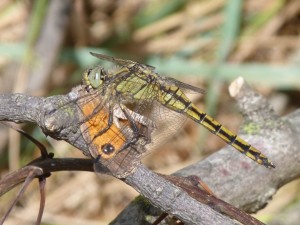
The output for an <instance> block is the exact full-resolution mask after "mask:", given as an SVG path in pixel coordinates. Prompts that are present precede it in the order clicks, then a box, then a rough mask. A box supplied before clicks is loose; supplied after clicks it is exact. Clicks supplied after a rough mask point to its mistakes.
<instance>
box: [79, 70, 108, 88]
mask: <svg viewBox="0 0 300 225" xmlns="http://www.w3.org/2000/svg"><path fill="white" fill-rule="evenodd" d="M107 78H108V75H107V73H106V71H105V70H104V69H103V68H102V67H99V66H97V67H95V68H90V69H87V70H86V71H85V72H84V73H83V78H82V80H83V83H84V84H85V85H87V86H91V87H92V88H93V89H97V88H99V87H100V86H101V85H103V83H104V82H105V81H106V80H107Z"/></svg>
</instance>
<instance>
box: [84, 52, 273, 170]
mask: <svg viewBox="0 0 300 225" xmlns="http://www.w3.org/2000/svg"><path fill="white" fill-rule="evenodd" d="M90 54H91V55H93V56H95V57H97V58H99V59H101V60H105V61H109V62H111V63H114V64H116V65H117V66H118V67H117V68H116V69H114V70H105V69H104V68H103V67H101V66H100V65H98V66H95V67H92V68H89V69H87V70H86V71H85V72H84V73H83V78H82V80H83V83H84V85H86V86H87V87H88V88H89V89H91V90H96V91H97V92H98V95H99V96H102V97H103V98H104V102H105V103H103V104H104V105H105V106H106V107H107V109H108V111H109V112H112V111H113V110H112V108H113V107H114V106H115V105H119V106H120V107H121V108H122V111H123V112H124V115H125V116H126V118H127V119H128V121H132V123H131V128H132V129H131V130H132V131H133V132H132V133H133V138H132V139H131V141H128V143H127V145H126V146H125V147H127V146H129V145H130V143H134V142H136V140H138V138H139V131H138V128H137V127H136V126H135V123H134V120H133V119H132V118H131V117H132V116H131V115H130V113H128V112H127V113H126V108H130V107H131V108H132V111H135V112H137V113H139V114H142V112H143V111H147V110H148V109H147V107H148V106H149V105H151V104H152V103H153V102H155V103H156V104H158V105H160V106H163V107H164V108H167V109H168V110H171V111H174V112H176V113H178V114H181V115H183V116H185V117H187V118H190V119H192V120H193V121H195V122H196V123H198V124H200V125H202V126H204V127H205V128H206V129H207V130H209V131H210V132H211V133H213V134H215V135H216V136H218V137H219V138H221V139H222V140H223V141H225V142H226V143H227V144H229V145H231V146H232V147H234V148H235V149H236V150H238V151H239V152H241V153H243V154H244V155H246V156H247V157H249V158H250V159H252V160H254V161H255V162H257V163H258V164H261V165H263V166H265V167H267V168H275V165H274V164H273V163H272V162H271V161H270V160H269V159H268V158H267V156H265V155H264V154H263V153H261V151H259V150H258V149H257V148H255V147H253V146H252V145H250V144H249V143H248V142H246V141H245V140H243V139H242V138H241V137H239V136H238V135H237V134H235V133H234V132H232V131H230V130H229V129H227V128H226V127H224V126H223V125H222V124H221V123H219V122H218V121H216V120H215V119H213V118H212V117H211V116H209V115H207V114H206V113H205V112H203V111H202V110H200V109H199V108H198V107H197V106H196V105H195V104H194V103H193V102H192V101H191V100H190V99H189V98H188V97H187V95H186V94H185V92H189V91H191V92H194V93H195V92H196V93H200V94H204V93H205V90H203V89H201V88H198V87H195V86H192V85H189V84H186V83H183V82H181V81H179V80H176V79H174V78H171V77H164V76H161V75H159V74H158V73H157V72H155V67H153V66H150V65H145V64H141V63H138V62H134V61H132V60H125V59H120V58H115V57H111V56H106V55H103V54H99V53H93V52H90ZM109 114H110V113H109ZM111 125H112V116H111V119H108V121H107V126H106V127H105V128H103V129H102V130H101V131H99V133H98V135H100V136H101V135H102V134H104V133H105V132H106V131H107V130H109V129H110V127H111ZM125 147H124V148H125Z"/></svg>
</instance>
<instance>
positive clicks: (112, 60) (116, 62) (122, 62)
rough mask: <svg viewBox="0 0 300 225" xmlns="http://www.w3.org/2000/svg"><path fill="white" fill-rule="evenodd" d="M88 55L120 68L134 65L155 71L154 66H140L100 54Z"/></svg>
mask: <svg viewBox="0 0 300 225" xmlns="http://www.w3.org/2000/svg"><path fill="white" fill-rule="evenodd" d="M90 54H91V55H92V56H95V57H96V58H98V59H102V60H105V61H109V62H112V63H115V64H118V65H121V66H127V65H130V64H135V65H137V66H140V67H147V68H148V69H150V70H154V69H155V67H154V66H150V65H145V64H141V63H138V62H134V61H132V60H126V59H120V58H116V57H111V56H107V55H103V54H100V53H94V52H90Z"/></svg>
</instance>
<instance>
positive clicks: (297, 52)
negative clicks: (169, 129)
mask: <svg viewBox="0 0 300 225" xmlns="http://www.w3.org/2000/svg"><path fill="white" fill-rule="evenodd" d="M299 25H300V1H299V0H289V1H288V0H263V1H255V0H248V1H242V0H228V1H225V0H201V1H197V0H188V1H184V0H152V1H150V0H136V1H131V0H123V1H121V0H114V1H112V0H87V1H82V0H74V1H71V0H64V1H60V0H52V1H46V0H39V1H37V0H36V1H29V0H27V1H13V0H2V1H1V2H0V92H1V93H26V94H29V95H34V96H51V95H56V94H66V93H68V92H69V91H70V90H71V88H72V87H74V86H76V85H78V84H80V83H81V74H82V71H83V70H84V69H85V68H87V67H88V66H91V65H94V64H96V63H102V62H100V61H99V59H97V58H94V57H92V56H91V55H90V54H89V51H94V52H99V53H104V54H108V55H112V56H117V57H121V58H125V59H132V60H135V61H138V62H142V63H146V64H149V65H152V66H155V67H156V68H157V71H158V72H159V73H160V74H163V75H167V76H171V77H175V78H176V79H179V80H181V81H184V82H186V83H189V84H192V85H194V86H198V87H201V88H204V89H206V90H207V94H206V95H205V96H198V95H194V96H192V97H191V98H192V99H193V101H194V102H196V104H197V105H198V106H199V107H200V108H201V109H203V110H204V111H206V112H207V113H208V114H210V115H212V116H214V117H215V118H216V119H217V120H218V121H220V122H222V123H223V124H224V125H225V126H226V127H228V128H230V129H231V130H233V131H235V132H237V131H238V128H239V125H240V124H241V121H242V117H241V115H240V114H239V111H238V109H237V107H236V106H235V103H234V101H233V99H231V97H230V96H229V94H228V85H229V84H230V82H231V81H233V80H234V79H235V78H237V77H239V76H242V77H244V78H245V79H246V81H247V82H248V83H250V84H251V85H252V86H253V87H254V88H255V89H256V90H258V92H260V93H261V94H263V95H264V96H266V97H267V98H268V99H269V101H270V102H271V104H272V105H273V107H274V109H275V110H276V112H277V113H278V114H279V115H285V114H288V113H290V112H292V111H294V110H295V109H297V108H299V106H300V100H299V99H300V37H299V34H300V26H299ZM20 127H22V129H24V130H26V131H27V132H28V133H30V134H31V135H32V136H34V137H35V138H37V139H38V140H40V141H41V142H42V143H43V144H45V146H47V148H48V150H50V151H52V152H54V153H55V156H56V157H83V155H82V153H81V152H80V151H79V150H78V149H74V148H72V146H70V145H68V144H67V143H64V142H58V141H55V140H53V139H50V138H46V137H45V136H44V135H43V133H42V132H41V130H40V129H39V128H37V127H36V126H33V125H28V124H26V125H20ZM179 136H180V141H179V140H178V137H179ZM168 139H171V140H172V141H171V142H167V143H166V144H164V145H161V146H159V147H157V148H159V149H157V150H155V151H153V152H152V153H151V154H150V155H148V156H147V157H146V158H145V159H144V163H145V164H146V165H147V166H148V167H149V168H151V169H153V170H155V171H159V172H162V173H165V174H170V173H172V172H175V171H176V170H178V169H180V168H183V167H184V166H186V165H189V164H191V163H193V162H195V161H197V160H200V159H201V158H203V157H206V156H207V155H209V154H211V153H213V152H214V151H216V150H218V149H220V148H221V147H222V146H224V143H223V142H222V141H220V140H219V139H218V138H217V137H215V136H213V135H211V134H208V133H207V132H206V131H204V129H203V128H200V126H197V125H195V124H194V123H193V122H190V121H188V122H186V123H185V126H184V127H183V129H182V130H181V131H179V132H178V133H177V135H175V136H174V137H168ZM38 156H39V152H38V150H37V149H36V147H35V146H34V145H33V144H32V143H31V142H29V141H28V140H26V139H24V138H23V137H20V136H19V135H18V134H17V133H16V132H15V131H13V130H8V129H7V128H6V127H3V126H1V127H0V173H1V175H4V174H6V173H7V172H9V171H13V170H16V169H18V168H20V167H21V166H23V165H25V164H26V163H28V162H29V161H31V160H32V159H34V158H36V157H38ZM212 189H213V187H212ZM46 192H47V199H46V208H45V213H44V217H43V222H44V223H45V224H107V223H108V222H109V221H111V220H112V219H113V218H114V217H115V216H116V215H117V214H118V213H119V212H120V211H121V210H122V209H123V208H124V207H125V206H126V205H127V204H128V203H129V202H130V201H131V200H132V199H134V197H135V196H137V193H136V192H135V191H134V190H133V189H132V188H131V187H128V186H127V185H125V184H123V183H122V182H120V181H118V180H116V179H113V178H109V177H104V176H101V177H99V176H98V177H97V176H96V175H95V174H93V173H87V172H60V173H55V174H53V175H52V176H51V177H50V179H48V180H47V187H46ZM15 194H16V192H15V191H11V192H10V193H8V194H6V195H5V196H3V197H1V200H0V215H3V212H4V211H3V210H5V209H6V207H5V206H7V204H8V202H10V201H11V200H12V198H14V197H15ZM38 207H39V191H38V186H37V182H34V184H32V185H30V188H29V190H28V191H26V193H25V196H24V197H23V198H22V201H21V202H20V203H19V204H18V206H17V207H15V209H14V210H13V212H12V214H11V215H10V217H9V219H8V220H7V223H6V224H20V223H22V224H25V223H28V224H33V223H34V221H35V219H36V215H37V212H38ZM297 208H298V210H297ZM299 210H300V181H299V180H297V181H294V182H292V183H290V184H288V185H286V186H285V187H283V188H282V189H281V190H280V191H279V192H278V193H277V195H276V197H275V199H274V200H273V201H272V202H271V204H269V205H268V206H267V208H266V209H264V210H262V211H261V212H259V213H258V214H257V215H255V216H256V217H257V218H258V219H260V220H262V221H263V222H265V223H267V224H293V223H292V219H293V218H295V217H293V216H295V215H297V214H298V213H299ZM282 218H285V219H284V221H283V220H282ZM289 219H290V220H291V221H289ZM295 224H296V223H295Z"/></svg>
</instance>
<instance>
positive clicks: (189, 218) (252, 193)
mask: <svg viewBox="0 0 300 225" xmlns="http://www.w3.org/2000/svg"><path fill="white" fill-rule="evenodd" d="M239 82H240V81H238V82H237V83H235V84H236V85H237V86H236V87H235V88H233V89H234V90H236V91H235V92H234V91H233V94H234V96H235V98H236V100H237V102H238V104H239V106H240V108H241V109H242V112H243V115H244V117H245V124H244V126H243V132H242V133H244V135H242V136H243V137H244V138H245V139H246V140H248V141H249V142H250V143H251V144H253V145H254V146H256V147H257V148H258V149H261V150H262V151H263V153H264V154H266V155H267V156H268V157H269V158H270V159H271V160H272V161H273V162H274V163H275V165H276V168H275V169H266V168H264V167H262V166H259V165H257V164H256V163H255V162H252V161H251V160H250V159H248V158H246V157H244V156H242V155H241V154H238V153H237V152H235V151H232V150H231V149H230V150H229V148H231V147H226V148H224V149H222V150H220V151H218V152H217V153H215V154H213V155H211V156H209V157H208V158H206V159H204V160H202V161H201V162H199V163H197V164H194V165H191V166H189V167H187V168H185V169H183V170H181V171H179V172H178V173H176V174H177V175H179V174H180V175H183V176H187V175H197V176H199V177H201V179H202V180H204V181H205V182H206V183H207V184H208V185H209V186H210V187H211V188H212V190H213V191H214V193H215V194H216V196H218V197H219V198H221V199H224V200H225V201H227V202H229V203H232V204H233V205H235V206H237V207H238V208H241V209H243V210H246V211H248V212H255V211H257V210H259V209H260V208H262V207H264V206H265V205H266V204H267V203H268V201H269V200H270V199H271V197H272V196H273V194H274V193H275V192H276V190H277V189H278V188H279V187H281V186H282V185H284V184H285V183H287V182H289V181H291V180H293V179H295V178H297V177H299V175H300V169H299V168H300V151H297V150H298V144H299V143H298V140H297V136H299V132H300V129H299V128H298V127H300V126H298V125H299V123H300V119H299V118H300V117H299V114H300V112H299V111H297V112H295V113H293V114H291V115H289V116H287V117H284V118H279V117H277V116H276V115H275V114H274V112H273V111H272V110H271V107H270V106H269V104H268V103H267V101H266V100H265V99H264V98H263V97H262V96H260V95H259V94H257V93H255V92H254V91H253V90H252V89H251V88H250V87H249V86H247V85H246V84H245V83H243V82H240V83H239ZM79 88H80V87H79ZM77 97H78V96H77V90H76V89H73V90H72V91H71V92H70V93H69V94H68V95H65V96H52V97H48V98H38V97H30V96H26V95H22V94H13V95H0V102H1V105H0V120H6V121H14V122H18V123H19V122H34V123H37V124H38V126H40V127H41V128H42V130H43V132H44V133H45V134H46V135H50V136H52V137H53V138H55V139H60V140H65V141H67V142H69V143H70V144H72V145H73V146H75V147H77V148H79V149H80V150H81V151H82V152H83V153H84V154H85V155H87V156H90V153H89V149H88V146H87V144H86V143H85V141H84V139H83V137H82V135H81V133H80V128H79V125H80V123H79V121H80V120H79V115H78V106H77V105H76V101H75V100H74V99H76V98H77ZM58 109H63V110H58ZM246 133H247V134H246ZM291 165H292V166H291ZM108 167H109V165H108ZM110 169H111V168H109V170H108V172H110V171H112V170H110ZM112 175H115V176H116V177H119V178H121V179H122V180H124V182H126V183H128V184H130V185H131V186H132V187H134V188H135V189H136V190H137V191H139V192H140V193H141V194H142V195H143V196H146V197H147V198H148V199H149V200H150V201H151V202H152V203H153V204H155V205H156V206H159V208H161V209H162V210H163V211H165V212H168V213H170V214H172V215H176V217H178V218H180V219H181V220H182V221H184V222H186V223H188V224H212V223H213V224H235V222H234V221H232V220H231V219H229V218H227V217H225V216H223V215H221V214H220V213H218V212H216V211H214V210H212V209H211V208H210V207H208V206H207V205H203V204H201V203H199V202H198V201H196V200H195V199H194V198H192V197H191V196H189V195H188V194H187V193H186V192H184V191H183V190H182V189H181V188H179V187H176V186H175V185H174V184H172V183H171V182H168V181H166V180H165V179H163V178H162V177H160V176H157V174H155V173H152V172H151V171H149V170H147V169H146V168H144V167H143V166H141V165H140V166H137V167H135V168H132V170H130V171H129V172H128V173H126V175H124V176H120V174H112ZM237 184H238V185H237ZM161 197H162V198H161ZM131 205H133V204H131ZM133 210H134V209H133ZM139 210H140V209H139ZM126 211H127V212H128V209H126ZM132 213H133V214H134V212H132ZM123 216H124V214H120V216H119V217H118V218H117V219H116V220H115V221H114V224H118V223H119V224H120V223H122V224H138V222H137V221H136V220H137V218H134V220H131V222H129V221H128V223H126V222H125V220H124V217H123ZM131 219H132V218H131ZM121 221H122V222H121ZM133 221H134V222H133Z"/></svg>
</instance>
